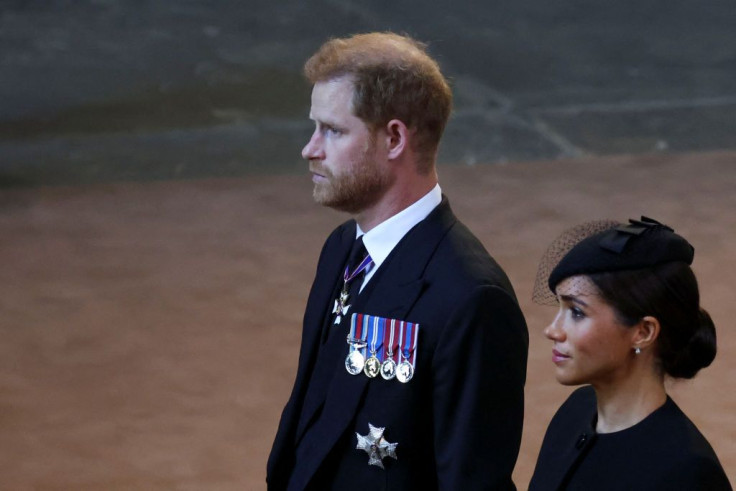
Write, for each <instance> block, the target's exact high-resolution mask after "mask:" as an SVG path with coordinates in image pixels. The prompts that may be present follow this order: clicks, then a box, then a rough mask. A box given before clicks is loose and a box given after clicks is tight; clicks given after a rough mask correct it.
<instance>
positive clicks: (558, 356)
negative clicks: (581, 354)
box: [552, 349, 570, 363]
mask: <svg viewBox="0 0 736 491" xmlns="http://www.w3.org/2000/svg"><path fill="white" fill-rule="evenodd" d="M568 359H570V357H569V356H568V355H565V354H563V353H560V352H559V351H557V350H556V349H553V350H552V361H553V362H554V363H561V362H563V361H565V360H568Z"/></svg>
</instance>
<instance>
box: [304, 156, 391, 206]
mask: <svg viewBox="0 0 736 491" xmlns="http://www.w3.org/2000/svg"><path fill="white" fill-rule="evenodd" d="M313 169H318V170H319V173H320V174H323V175H324V176H325V178H326V179H327V182H325V183H316V184H315V185H314V192H313V193H312V194H313V196H314V200H315V201H316V202H317V203H319V204H321V205H324V206H329V207H330V208H334V209H335V210H339V211H344V212H347V213H351V214H357V213H359V212H361V211H363V210H365V209H367V208H369V207H371V206H372V205H374V204H376V203H377V202H378V201H379V200H380V199H381V197H382V196H383V195H384V193H385V192H386V189H387V188H388V185H389V183H390V178H389V176H388V175H387V174H385V173H382V172H381V170H380V169H379V168H378V167H377V166H376V165H375V163H374V162H373V160H372V159H371V155H370V152H368V151H366V152H365V153H364V154H363V156H362V157H361V159H360V161H358V162H356V163H355V164H354V165H353V166H352V168H351V169H350V170H349V171H348V172H345V173H344V174H341V175H339V176H335V175H334V174H333V173H332V172H331V171H330V170H329V169H326V168H323V167H316V166H314V167H313Z"/></svg>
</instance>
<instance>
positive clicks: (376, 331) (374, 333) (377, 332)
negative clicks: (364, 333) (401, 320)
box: [366, 315, 385, 356]
mask: <svg viewBox="0 0 736 491" xmlns="http://www.w3.org/2000/svg"><path fill="white" fill-rule="evenodd" d="M366 317H367V318H368V329H369V331H368V337H370V338H371V350H370V352H371V356H373V355H374V354H377V351H378V350H379V349H381V347H382V346H383V326H384V323H385V320H384V319H382V318H380V317H378V316H373V315H367V316H366ZM379 337H380V339H381V344H380V345H379V346H378V347H376V343H377V342H378V339H379Z"/></svg>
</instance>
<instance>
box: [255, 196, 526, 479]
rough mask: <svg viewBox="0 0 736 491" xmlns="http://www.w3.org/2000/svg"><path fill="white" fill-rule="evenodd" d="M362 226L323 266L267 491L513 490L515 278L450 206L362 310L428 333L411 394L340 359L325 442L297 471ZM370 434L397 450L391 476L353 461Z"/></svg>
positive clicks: (518, 332) (405, 245) (343, 235)
mask: <svg viewBox="0 0 736 491" xmlns="http://www.w3.org/2000/svg"><path fill="white" fill-rule="evenodd" d="M355 227H356V226H355V222H354V221H349V222H347V223H345V224H343V225H342V226H340V227H338V228H337V229H336V230H335V231H334V232H333V233H332V235H331V236H330V237H329V238H328V239H327V242H326V243H325V245H324V248H323V250H322V254H321V256H320V259H319V265H318V268H317V275H316V278H315V281H314V284H313V286H312V290H311V293H310V296H309V301H308V304H307V309H306V312H305V315H304V326H303V333H302V346H301V351H300V355H299V367H298V370H297V376H296V381H295V383H294V388H293V391H292V394H291V397H290V398H289V401H288V402H287V404H286V407H285V408H284V411H283V414H282V417H281V422H280V425H279V429H278V432H277V435H276V438H275V441H274V445H273V448H272V451H271V455H270V457H269V461H268V475H267V481H268V484H269V489H273V490H278V489H286V488H287V487H289V489H350V490H356V489H371V490H373V491H376V490H382V489H423V490H428V489H437V488H441V489H451V490H456V489H463V490H471V489H514V485H513V483H512V481H511V473H512V470H513V468H514V465H515V462H516V458H517V455H518V450H519V445H520V440H521V430H522V421H523V414H524V406H523V389H524V381H525V377H526V362H527V350H528V334H527V329H526V324H525V322H524V318H523V316H522V314H521V311H520V309H519V306H518V304H517V302H516V299H515V296H514V293H513V290H512V288H511V285H510V283H509V281H508V279H507V277H506V275H505V274H504V272H503V271H502V270H501V268H500V267H499V266H498V265H497V264H496V263H495V261H493V259H491V257H490V256H489V255H488V253H487V252H486V250H485V249H484V247H483V246H482V245H481V243H480V242H479V241H478V240H477V239H476V238H475V237H474V236H473V235H472V234H471V233H470V231H468V229H467V228H466V227H465V226H464V225H463V224H461V223H460V222H459V221H458V220H457V218H456V217H455V216H454V214H453V213H452V211H451V209H450V206H449V204H448V203H447V200H446V199H443V201H442V203H441V204H440V205H439V206H438V207H437V208H436V209H435V210H433V211H432V213H431V214H430V215H429V216H428V217H427V218H426V219H425V220H423V221H422V222H420V223H419V224H417V225H416V226H415V227H414V228H413V229H412V230H410V231H409V232H408V233H407V234H406V236H404V238H403V239H402V240H401V241H400V242H399V244H398V245H397V246H396V248H395V249H394V250H393V251H392V252H391V254H390V255H389V257H388V258H387V259H386V261H385V262H384V263H383V264H382V265H381V266H380V268H379V269H378V270H377V271H376V273H375V274H374V277H373V278H371V280H370V281H369V282H368V284H367V286H366V288H365V290H364V292H363V293H361V295H360V297H359V298H360V301H359V302H357V303H356V305H355V310H354V312H360V313H365V314H371V315H377V316H381V317H387V318H393V319H400V320H406V321H410V322H417V323H419V324H420V328H419V336H418V339H419V342H418V346H417V359H416V371H415V375H414V378H413V379H412V380H411V381H409V382H408V383H406V384H402V383H400V382H398V381H397V380H391V381H386V380H383V379H382V378H381V377H380V376H379V377H377V378H375V379H369V378H368V377H366V376H365V375H363V374H360V375H358V376H353V375H350V374H348V373H347V372H346V370H345V368H344V365H343V360H344V356H342V357H341V359H340V360H339V362H338V363H336V366H335V368H334V370H335V375H334V379H333V380H332V383H331V386H330V389H329V393H328V395H327V398H326V402H325V405H324V410H323V411H322V414H321V415H320V421H321V425H320V427H319V428H320V429H319V438H318V439H317V440H316V441H314V442H312V443H311V444H310V448H309V452H308V455H309V458H308V459H306V461H302V462H301V463H300V465H298V466H296V467H295V466H294V446H295V442H297V441H299V440H300V439H301V438H302V436H303V435H301V434H298V432H297V422H298V420H299V415H300V412H301V411H302V404H303V401H304V396H305V391H306V386H307V383H308V381H309V376H310V373H311V370H312V369H313V367H314V365H315V361H316V356H317V352H318V349H319V344H320V333H321V331H322V329H323V326H324V325H325V323H326V322H329V320H328V318H327V316H329V315H330V309H331V307H332V302H333V297H332V295H333V292H334V290H335V288H336V282H337V281H338V279H339V278H340V277H341V274H342V269H343V268H344V263H345V260H346V256H347V254H348V250H349V248H350V245H351V243H352V242H353V240H354V238H355ZM345 334H346V333H343V334H341V335H342V336H344V335H345ZM347 350H348V346H347V343H346V344H345V352H344V354H345V355H347V352H348V351H347ZM369 423H370V424H372V425H374V426H379V427H385V435H384V436H385V438H386V439H387V440H388V441H389V442H391V443H398V448H397V450H396V453H397V456H398V459H397V460H392V459H388V458H387V459H385V460H384V464H385V469H380V468H379V467H376V466H369V465H368V455H367V454H366V453H365V452H363V451H360V450H356V436H355V434H356V432H357V433H360V434H362V435H365V434H366V433H367V431H368V424H369ZM289 482H291V484H290V485H289Z"/></svg>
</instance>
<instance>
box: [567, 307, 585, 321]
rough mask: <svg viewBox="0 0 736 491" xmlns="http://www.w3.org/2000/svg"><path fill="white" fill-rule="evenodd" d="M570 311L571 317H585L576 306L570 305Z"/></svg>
mask: <svg viewBox="0 0 736 491" xmlns="http://www.w3.org/2000/svg"><path fill="white" fill-rule="evenodd" d="M570 313H571V315H572V318H573V319H583V318H584V317H585V313H584V312H583V311H582V310H580V309H579V308H578V307H571V308H570Z"/></svg>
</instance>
